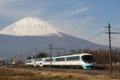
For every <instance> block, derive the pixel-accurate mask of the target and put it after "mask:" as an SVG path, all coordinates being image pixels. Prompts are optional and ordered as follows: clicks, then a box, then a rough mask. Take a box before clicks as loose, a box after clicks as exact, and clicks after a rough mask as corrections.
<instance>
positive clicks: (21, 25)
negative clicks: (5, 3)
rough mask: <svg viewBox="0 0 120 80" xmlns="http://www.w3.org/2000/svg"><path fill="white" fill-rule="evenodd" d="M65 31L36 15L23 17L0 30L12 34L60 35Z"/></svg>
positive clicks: (2, 32)
mask: <svg viewBox="0 0 120 80" xmlns="http://www.w3.org/2000/svg"><path fill="white" fill-rule="evenodd" d="M60 33H64V34H67V33H66V32H64V31H62V30H60V29H58V28H56V27H54V26H52V25H51V24H50V23H48V22H46V21H43V20H41V19H39V18H36V17H27V18H24V19H22V20H20V21H18V22H16V23H14V24H12V25H10V26H8V27H6V28H4V29H2V30H1V31H0V34H5V35H12V36H51V35H56V36H62V35H61V34H60Z"/></svg>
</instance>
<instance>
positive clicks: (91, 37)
mask: <svg viewBox="0 0 120 80" xmlns="http://www.w3.org/2000/svg"><path fill="white" fill-rule="evenodd" d="M105 31H106V29H105V30H103V31H102V32H100V33H98V34H97V35H95V36H93V37H91V38H89V39H88V40H85V41H83V42H81V43H78V44H75V45H73V46H70V47H66V48H71V47H74V46H78V45H80V44H83V43H85V42H86V41H89V40H91V39H93V38H95V37H97V36H99V35H100V34H102V33H104V32H105Z"/></svg>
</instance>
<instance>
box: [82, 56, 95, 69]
mask: <svg viewBox="0 0 120 80" xmlns="http://www.w3.org/2000/svg"><path fill="white" fill-rule="evenodd" d="M81 60H82V68H83V69H93V68H94V66H95V62H94V60H93V57H92V55H91V54H82V55H81Z"/></svg>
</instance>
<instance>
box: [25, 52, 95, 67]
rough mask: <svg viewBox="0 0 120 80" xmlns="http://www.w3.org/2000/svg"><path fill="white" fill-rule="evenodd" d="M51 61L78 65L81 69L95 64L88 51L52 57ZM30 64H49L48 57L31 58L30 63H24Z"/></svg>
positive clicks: (54, 64)
mask: <svg viewBox="0 0 120 80" xmlns="http://www.w3.org/2000/svg"><path fill="white" fill-rule="evenodd" d="M26 61H27V60H26ZM51 63H52V66H80V67H82V68H83V69H93V68H94V65H95V62H94V61H93V58H92V55H91V54H88V53H82V54H74V55H66V56H59V57H52V62H51ZM30 64H31V65H33V66H50V57H48V58H39V59H36V60H34V59H31V63H27V62H26V63H25V65H30Z"/></svg>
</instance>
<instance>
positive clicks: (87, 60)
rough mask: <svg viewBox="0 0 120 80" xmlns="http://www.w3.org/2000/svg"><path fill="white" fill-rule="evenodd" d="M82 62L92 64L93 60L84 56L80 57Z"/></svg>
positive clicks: (88, 56)
mask: <svg viewBox="0 0 120 80" xmlns="http://www.w3.org/2000/svg"><path fill="white" fill-rule="evenodd" d="M82 60H83V61H84V62H85V63H94V60H93V58H92V56H91V55H84V56H82Z"/></svg>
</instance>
